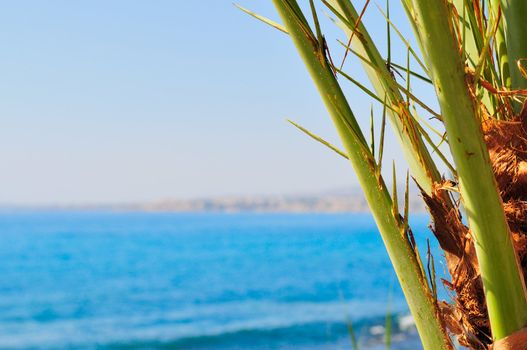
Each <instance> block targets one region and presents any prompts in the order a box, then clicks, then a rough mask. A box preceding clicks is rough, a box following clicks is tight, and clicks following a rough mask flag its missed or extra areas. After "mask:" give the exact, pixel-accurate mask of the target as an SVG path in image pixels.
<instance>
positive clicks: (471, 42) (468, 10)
mask: <svg viewBox="0 0 527 350" xmlns="http://www.w3.org/2000/svg"><path fill="white" fill-rule="evenodd" d="M498 1H499V0H498ZM452 3H453V4H454V7H455V9H456V11H457V14H458V16H459V17H460V18H459V23H460V24H461V30H462V39H463V50H464V51H463V53H464V54H465V56H466V59H467V60H468V62H469V63H470V65H471V67H472V68H476V65H477V64H478V60H479V57H480V54H481V51H482V50H483V49H484V38H483V37H482V35H481V33H480V32H479V30H478V28H477V22H476V17H475V16H476V14H475V13H474V12H475V11H474V5H473V4H472V3H471V2H470V1H469V0H453V1H452ZM463 15H465V18H463ZM485 60H486V61H487V64H486V65H485V68H484V74H483V76H484V77H485V79H486V80H488V81H493V79H492V74H491V69H490V67H491V64H492V63H491V61H490V58H489V57H488V55H485ZM481 101H482V102H483V104H484V105H485V107H487V109H488V110H489V113H490V114H493V113H494V112H495V111H496V110H495V108H494V103H493V101H492V96H491V94H490V93H489V92H488V91H486V90H484V91H483V94H482V97H481Z"/></svg>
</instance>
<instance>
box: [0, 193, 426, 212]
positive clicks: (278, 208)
mask: <svg viewBox="0 0 527 350" xmlns="http://www.w3.org/2000/svg"><path fill="white" fill-rule="evenodd" d="M400 197H403V196H402V195H401V196H400ZM409 203H410V204H409V208H410V211H412V212H424V211H425V207H424V205H423V202H422V200H421V198H419V196H418V194H417V193H416V192H415V191H414V192H411V193H410V198H409ZM403 205H404V204H403V203H400V207H401V208H402V207H403ZM0 210H2V211H4V212H5V211H13V210H14V211H18V210H37V211H38V210H52V211H68V210H71V211H119V212H134V211H138V212H219V213H243V212H248V213H347V212H352V213H367V212H369V208H368V205H367V203H366V200H365V199H364V196H363V194H362V192H361V191H360V190H358V189H357V190H346V191H331V192H327V193H322V194H316V195H284V196H277V195H275V196H224V197H214V198H196V199H162V200H155V201H150V202H142V203H123V204H56V205H31V206H20V205H17V206H12V205H2V206H0Z"/></svg>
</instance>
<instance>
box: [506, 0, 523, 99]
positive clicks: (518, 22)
mask: <svg viewBox="0 0 527 350" xmlns="http://www.w3.org/2000/svg"><path fill="white" fill-rule="evenodd" d="M501 9H502V11H503V17H504V27H505V38H506V42H507V52H508V56H509V57H508V58H509V61H510V62H511V65H510V66H509V71H510V75H511V88H512V89H525V88H527V80H526V79H525V78H524V77H523V76H522V74H521V72H520V69H519V68H518V66H517V61H518V60H519V59H521V58H527V40H525V33H527V1H525V0H501ZM519 107H521V106H520V105H519V104H517V106H516V108H519Z"/></svg>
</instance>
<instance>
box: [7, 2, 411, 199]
mask: <svg viewBox="0 0 527 350" xmlns="http://www.w3.org/2000/svg"><path fill="white" fill-rule="evenodd" d="M241 4H242V5H244V6H246V7H248V8H251V9H254V10H255V11H257V12H259V13H262V14H265V15H267V16H269V17H272V18H275V19H277V16H276V14H275V12H274V9H273V8H272V5H271V1H256V0H246V1H242V2H241ZM370 12H371V13H372V18H376V20H375V19H371V20H369V22H367V23H370V24H371V26H370V27H371V28H372V30H373V31H374V32H377V33H379V35H380V33H383V32H384V22H383V21H382V18H381V17H380V16H379V15H378V11H377V9H376V8H375V6H372V7H371V9H370ZM394 13H395V15H394V18H395V20H399V22H401V23H402V24H404V19H403V17H402V15H400V13H399V14H398V12H397V10H396V9H394ZM325 25H326V27H327V28H328V30H329V32H330V34H331V33H338V31H337V30H336V29H335V28H332V24H330V23H329V22H327V21H326V22H325ZM403 29H404V26H403ZM336 35H338V34H336ZM332 43H334V41H332ZM0 45H1V47H2V54H1V55H0V71H1V77H2V78H1V79H0V96H1V97H0V113H1V119H0V120H1V124H2V126H1V128H0V160H1V162H2V167H1V171H0V183H1V184H2V185H3V186H2V189H1V191H0V203H16V204H39V203H85V202H90V203H114V202H129V201H144V200H153V199H159V198H190V197H207V196H221V195H253V194H294V193H314V192H319V191H324V190H327V189H334V188H342V187H350V186H353V185H355V184H356V180H355V176H354V175H353V172H352V170H351V168H350V167H349V166H348V164H347V163H346V162H345V161H344V160H342V159H339V157H338V156H336V155H335V154H333V153H331V152H329V151H327V150H326V149H324V148H323V147H321V146H320V145H318V144H315V143H314V142H312V141H310V140H308V139H307V138H306V137H304V136H303V135H301V134H300V133H299V132H298V131H296V130H295V129H294V128H293V127H291V126H290V125H288V124H287V123H286V122H285V119H286V118H292V119H294V120H296V121H299V122H301V123H302V124H303V125H305V126H307V127H308V128H310V129H311V130H313V131H315V132H317V133H319V134H321V135H324V136H326V137H327V138H328V139H330V140H333V141H335V142H337V141H336V140H335V133H334V131H333V129H332V126H331V124H330V122H329V118H328V117H327V114H326V113H325V110H324V108H323V106H322V104H321V102H320V100H319V98H318V95H317V93H316V91H315V89H314V87H313V86H312V84H311V81H310V79H309V77H308V75H307V73H306V72H305V70H304V67H303V66H302V64H301V61H300V60H299V58H298V57H297V55H296V52H295V51H294V48H293V46H292V43H291V42H290V41H289V38H288V37H287V36H286V35H284V34H281V33H279V32H277V31H275V30H272V29H270V28H268V27H266V26H265V25H263V24H261V23H259V22H257V21H255V20H254V19H252V18H250V17H248V16H247V15H244V14H243V13H241V12H240V11H238V10H237V9H236V8H234V7H233V6H232V4H231V3H230V2H229V1H219V0H214V1H202V2H197V1H196V2H195V1H162V0H158V1H150V2H146V1H122V0H121V1H119V0H116V1H102V0H92V1H75V2H73V1H59V0H54V1H49V2H42V1H36V0H35V1H29V0H28V1H12V2H6V3H4V4H3V7H2V10H1V11H0ZM334 47H335V48H338V46H337V45H334ZM335 56H336V57H342V52H341V51H338V50H337V52H336V53H335ZM348 68H349V69H348V70H349V71H351V72H352V73H353V74H356V75H358V76H359V77H360V76H361V74H360V72H359V67H358V66H357V65H356V64H355V65H354V64H353V63H351V62H350V64H349V65H348ZM350 102H351V104H352V105H353V108H354V110H355V111H356V112H357V115H358V116H359V119H361V120H362V121H365V120H369V108H370V103H371V102H370V101H369V100H368V99H367V98H365V97H364V95H361V94H359V92H357V91H355V90H350ZM377 107H378V106H376V108H377ZM377 109H379V108H377ZM379 110H380V109H379ZM388 142H390V140H388ZM398 153H399V151H398V149H397V147H389V149H388V154H387V159H390V158H395V159H396V160H397V162H398V164H400V167H401V168H404V163H403V161H402V160H401V158H400V156H399V155H398Z"/></svg>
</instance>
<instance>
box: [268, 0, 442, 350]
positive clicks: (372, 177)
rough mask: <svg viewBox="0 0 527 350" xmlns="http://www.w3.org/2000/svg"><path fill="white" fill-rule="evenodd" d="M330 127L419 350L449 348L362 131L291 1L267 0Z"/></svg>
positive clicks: (320, 47)
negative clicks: (337, 138) (359, 192)
mask: <svg viewBox="0 0 527 350" xmlns="http://www.w3.org/2000/svg"><path fill="white" fill-rule="evenodd" d="M273 2H274V4H275V7H276V9H277V10H278V12H279V14H280V17H281V18H282V21H283V23H284V24H285V26H286V28H287V30H288V32H289V34H290V36H291V38H292V39H293V42H294V44H295V45H296V48H297V50H298V51H299V53H300V56H301V57H302V59H303V60H304V63H305V64H306V66H307V68H308V71H309V73H310V74H311V77H312V78H313V80H314V82H315V85H316V86H317V88H318V91H319V93H320V95H321V97H322V100H323V101H324V104H325V105H326V108H327V110H328V112H329V114H330V116H331V118H332V120H333V123H334V124H335V127H336V129H337V131H338V133H339V136H340V138H341V140H342V143H343V145H344V147H345V149H346V152H347V154H348V156H349V158H350V161H351V164H352V166H353V168H354V170H355V172H356V174H357V177H358V180H359V182H360V184H361V186H362V188H363V190H364V193H365V197H366V200H367V201H368V203H369V205H370V209H371V211H372V213H373V216H374V218H375V221H376V223H377V226H378V228H379V231H380V232H381V236H382V238H383V241H384V243H385V245H386V248H387V251H388V254H389V256H390V259H391V261H392V263H393V266H394V269H395V272H396V274H397V276H398V278H399V282H400V284H401V287H402V289H403V292H404V293H405V296H406V298H407V300H408V305H409V308H410V311H411V312H412V314H413V316H414V318H415V321H416V325H417V329H418V331H419V334H420V336H421V339H422V342H423V345H424V347H425V349H430V350H436V349H437V350H442V349H444V350H446V349H452V347H451V345H450V340H449V338H448V337H447V336H446V335H445V333H444V330H443V328H442V325H441V322H440V320H439V318H438V316H437V310H436V307H435V304H434V300H433V298H432V295H431V292H430V289H429V287H428V283H427V281H426V278H425V277H424V275H423V273H422V271H421V268H420V265H419V263H418V261H417V257H416V255H415V252H414V251H413V249H412V247H411V245H410V243H409V242H408V240H407V238H406V233H405V232H404V223H402V222H401V219H400V216H399V214H398V213H397V214H396V213H393V212H392V200H391V197H390V195H389V193H388V190H387V189H386V186H385V184H384V181H383V180H382V177H381V175H380V173H379V171H378V167H377V165H376V164H375V160H374V157H373V155H372V154H371V151H370V150H369V148H368V147H367V146H366V142H365V139H364V136H363V135H362V132H361V131H360V129H359V128H358V125H357V123H356V120H355V117H354V115H353V113H352V111H351V109H350V107H349V105H348V103H347V101H346V98H345V97H344V94H343V92H342V90H341V89H340V86H339V85H338V82H337V81H336V79H335V76H334V75H333V72H332V70H331V68H330V66H329V64H328V62H327V60H326V57H325V54H324V48H323V43H321V41H320V40H321V38H320V37H318V38H317V37H315V36H314V34H313V33H312V31H311V30H310V28H309V25H308V22H307V20H306V19H305V17H304V16H303V14H302V12H301V10H300V8H299V7H298V5H297V3H296V1H294V0H273Z"/></svg>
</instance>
